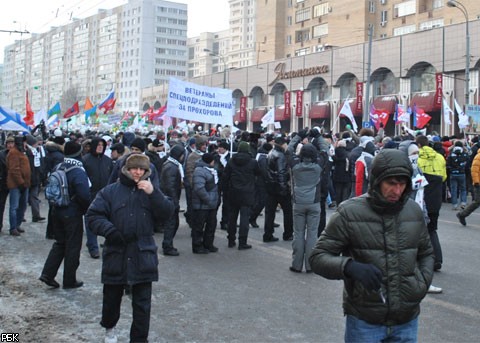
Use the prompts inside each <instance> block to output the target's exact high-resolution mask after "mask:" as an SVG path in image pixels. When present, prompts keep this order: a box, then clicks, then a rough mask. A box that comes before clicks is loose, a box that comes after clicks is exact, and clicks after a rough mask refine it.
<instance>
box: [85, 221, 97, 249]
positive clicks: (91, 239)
mask: <svg viewBox="0 0 480 343" xmlns="http://www.w3.org/2000/svg"><path fill="white" fill-rule="evenodd" d="M84 224H85V233H86V234H87V248H88V251H89V252H90V253H93V252H98V238H97V235H96V234H94V233H93V232H92V230H90V228H89V227H88V225H87V221H86V220H85V217H84Z"/></svg>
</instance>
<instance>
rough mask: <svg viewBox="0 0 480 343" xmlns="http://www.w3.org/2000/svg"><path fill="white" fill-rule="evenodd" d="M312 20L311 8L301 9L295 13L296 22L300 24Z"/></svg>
mask: <svg viewBox="0 0 480 343" xmlns="http://www.w3.org/2000/svg"><path fill="white" fill-rule="evenodd" d="M309 19H310V8H305V9H301V10H300V11H297V12H296V13H295V22H296V23H300V22H302V21H305V20H309Z"/></svg>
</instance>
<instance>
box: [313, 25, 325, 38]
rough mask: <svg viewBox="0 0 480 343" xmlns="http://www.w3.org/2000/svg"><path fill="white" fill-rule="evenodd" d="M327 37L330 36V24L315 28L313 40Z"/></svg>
mask: <svg viewBox="0 0 480 343" xmlns="http://www.w3.org/2000/svg"><path fill="white" fill-rule="evenodd" d="M325 35H328V24H322V25H317V26H314V27H313V38H317V37H320V36H325Z"/></svg>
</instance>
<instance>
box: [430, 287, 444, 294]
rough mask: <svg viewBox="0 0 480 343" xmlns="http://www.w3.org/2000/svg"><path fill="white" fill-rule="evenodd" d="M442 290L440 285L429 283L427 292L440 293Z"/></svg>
mask: <svg viewBox="0 0 480 343" xmlns="http://www.w3.org/2000/svg"><path fill="white" fill-rule="evenodd" d="M442 292H443V289H441V288H440V287H435V286H434V285H430V287H428V291H427V293H431V294H440V293H442Z"/></svg>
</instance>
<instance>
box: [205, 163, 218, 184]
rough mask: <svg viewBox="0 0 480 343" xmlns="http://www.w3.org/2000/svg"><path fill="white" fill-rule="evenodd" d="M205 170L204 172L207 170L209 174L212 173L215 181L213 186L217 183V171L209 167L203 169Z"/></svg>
mask: <svg viewBox="0 0 480 343" xmlns="http://www.w3.org/2000/svg"><path fill="white" fill-rule="evenodd" d="M203 168H205V169H206V170H208V171H209V172H210V173H212V175H213V179H214V181H215V184H217V183H218V174H217V170H216V169H215V168H210V167H203Z"/></svg>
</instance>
